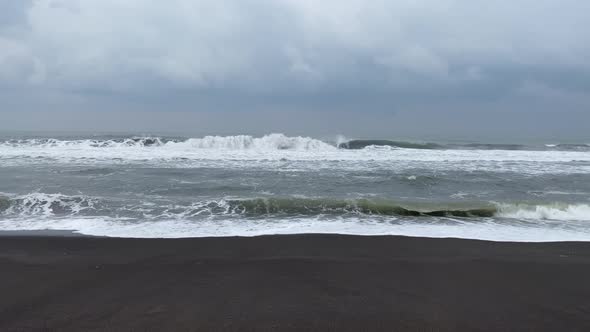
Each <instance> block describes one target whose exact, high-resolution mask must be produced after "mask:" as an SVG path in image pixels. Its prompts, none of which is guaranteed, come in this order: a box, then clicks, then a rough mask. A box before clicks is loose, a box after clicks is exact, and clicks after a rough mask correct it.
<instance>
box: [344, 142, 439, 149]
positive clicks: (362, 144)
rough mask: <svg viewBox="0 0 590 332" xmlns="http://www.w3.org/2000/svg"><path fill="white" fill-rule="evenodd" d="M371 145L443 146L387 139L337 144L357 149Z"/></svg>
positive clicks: (428, 147) (408, 147) (399, 146)
mask: <svg viewBox="0 0 590 332" xmlns="http://www.w3.org/2000/svg"><path fill="white" fill-rule="evenodd" d="M371 146H389V147H394V148H403V149H442V148H443V146H442V145H439V144H435V143H412V142H402V141H389V140H351V141H348V142H343V143H340V144H339V145H338V147H339V148H341V149H351V150H358V149H364V148H367V147H371Z"/></svg>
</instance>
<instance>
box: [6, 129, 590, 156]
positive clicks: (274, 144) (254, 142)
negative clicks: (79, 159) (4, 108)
mask: <svg viewBox="0 0 590 332" xmlns="http://www.w3.org/2000/svg"><path fill="white" fill-rule="evenodd" d="M0 147H1V148H14V149H26V148H38V149H39V148H41V149H51V148H75V149H84V148H90V149H93V148H166V149H200V150H204V149H210V150H254V151H256V150H258V151H275V150H294V151H333V150H337V149H343V150H363V149H367V148H369V149H371V148H375V147H387V148H393V149H418V150H504V151H514V150H517V151H571V152H582V151H584V152H585V151H590V144H571V143H568V144H544V145H539V146H535V145H522V144H487V143H465V144H458V143H452V144H446V143H431V142H425V143H424V142H411V141H395V140H385V139H367V140H360V139H353V140H346V139H344V138H343V137H338V138H336V140H335V141H334V142H328V141H323V140H319V139H316V138H312V137H303V136H286V135H284V134H280V133H275V134H268V135H264V136H261V137H255V136H251V135H234V136H204V137H200V138H178V137H155V136H133V137H112V136H111V137H108V136H107V137H103V138H88V139H57V138H27V139H7V140H0Z"/></svg>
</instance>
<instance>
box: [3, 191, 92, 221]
mask: <svg viewBox="0 0 590 332" xmlns="http://www.w3.org/2000/svg"><path fill="white" fill-rule="evenodd" d="M94 207H95V201H94V200H93V199H91V198H89V197H84V196H66V195H62V194H44V193H31V194H27V195H22V196H16V197H13V198H10V197H0V212H3V213H4V214H14V215H18V216H21V217H23V216H46V217H49V216H55V215H78V214H79V213H80V212H82V211H84V210H88V209H93V208H94Z"/></svg>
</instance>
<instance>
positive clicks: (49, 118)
mask: <svg viewBox="0 0 590 332" xmlns="http://www.w3.org/2000/svg"><path fill="white" fill-rule="evenodd" d="M589 13H590V1H587V0H559V1H558V0H518V1H514V0H495V1H489V0H372V1H371V0H322V1H317V0H208V1H202V0H167V1H156V0H1V1H0V112H1V117H2V121H0V129H3V130H6V129H43V130H83V131H97V130H116V131H121V130H128V131H167V132H174V131H179V132H180V131H182V132H187V131H191V132H207V133H223V134H227V133H232V132H240V133H266V132H277V131H286V132H287V133H293V134H306V133H307V134H310V135H314V134H325V135H329V134H339V133H340V134H345V135H346V134H348V135H351V136H363V137H366V136H380V137H384V136H385V137H390V138H396V137H414V138H419V137H437V136H448V137H465V138H470V137H472V138H474V139H477V138H478V136H481V137H492V138H493V137H498V138H501V137H505V136H512V137H521V136H522V137H524V138H527V137H533V136H535V137H541V138H542V137H548V138H551V137H556V138H559V137H564V138H566V137H567V138H576V137H577V138H581V139H586V138H589V137H590V42H589V41H590V14H589Z"/></svg>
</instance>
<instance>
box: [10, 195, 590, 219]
mask: <svg viewBox="0 0 590 332" xmlns="http://www.w3.org/2000/svg"><path fill="white" fill-rule="evenodd" d="M108 205H109V203H108V202H106V201H101V200H100V199H98V198H92V197H87V196H67V195H61V194H44V193H31V194H27V195H20V196H12V197H9V196H0V215H3V216H5V217H6V216H19V217H29V216H46V217H49V216H76V215H81V214H82V213H83V214H84V215H95V214H99V215H100V214H101V211H103V212H105V211H111V212H113V211H114V212H115V213H116V215H126V216H127V217H130V218H132V219H153V218H155V219H161V218H174V219H179V218H181V219H182V218H189V219H192V218H194V217H203V216H232V215H233V216H242V217H254V218H256V217H279V218H280V217H289V216H315V215H352V214H353V215H357V216H362V215H365V216H371V215H376V216H398V217H459V218H475V219H478V218H490V217H497V218H509V219H518V220H560V221H590V205H589V204H567V203H550V204H527V203H514V204H510V203H464V204H463V203H448V204H445V203H423V202H420V203H412V202H395V201H387V200H369V199H324V198H253V199H219V200H204V201H197V202H189V203H187V204H185V205H182V204H178V203H176V204H174V205H161V204H160V205H158V204H156V203H152V202H148V203H146V204H144V205H143V206H142V207H141V208H138V207H137V206H127V207H125V206H119V207H117V208H114V207H110V208H109V206H108ZM99 207H102V208H104V209H100V208H99Z"/></svg>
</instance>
